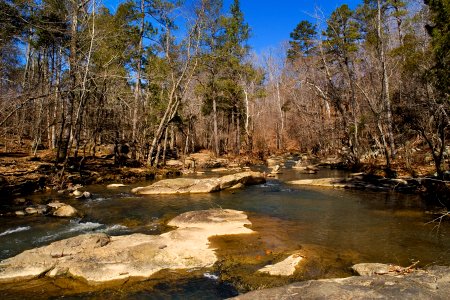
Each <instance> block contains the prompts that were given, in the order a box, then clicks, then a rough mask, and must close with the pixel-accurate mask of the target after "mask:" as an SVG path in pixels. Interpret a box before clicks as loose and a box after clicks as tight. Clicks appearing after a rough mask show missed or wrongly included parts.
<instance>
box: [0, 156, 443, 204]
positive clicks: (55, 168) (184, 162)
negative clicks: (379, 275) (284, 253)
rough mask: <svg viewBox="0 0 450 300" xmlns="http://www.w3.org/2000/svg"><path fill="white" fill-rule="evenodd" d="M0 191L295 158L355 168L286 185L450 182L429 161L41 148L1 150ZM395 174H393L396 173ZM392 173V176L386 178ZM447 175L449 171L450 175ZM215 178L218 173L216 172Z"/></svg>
mask: <svg viewBox="0 0 450 300" xmlns="http://www.w3.org/2000/svg"><path fill="white" fill-rule="evenodd" d="M0 156H1V157H2V161H1V163H0V170H1V175H0V192H1V193H2V195H4V196H5V198H9V199H14V198H17V197H22V196H26V195H29V194H32V193H34V192H51V191H59V192H60V193H62V192H64V191H65V190H68V191H72V190H73V189H74V188H73V187H74V186H75V187H76V186H88V185H91V184H110V183H111V184H133V183H137V182H142V181H153V180H159V179H164V178H176V177H181V176H186V177H188V176H189V175H191V174H204V172H205V171H208V172H210V173H212V174H213V175H214V174H218V173H220V172H228V173H233V172H234V173H236V172H239V171H244V170H250V168H253V169H258V170H260V171H263V172H265V176H266V177H267V178H269V177H275V175H276V174H277V173H281V172H282V168H285V163H286V161H291V164H293V165H292V166H289V167H290V168H293V169H295V170H297V171H298V172H299V173H300V174H316V173H317V171H318V170H320V169H326V168H328V169H340V170H344V171H348V172H351V173H349V174H348V175H347V176H346V177H345V178H311V179H304V180H296V181H291V182H288V184H294V185H304V186H319V187H320V186H321V187H334V188H345V189H362V190H364V189H366V190H373V191H383V192H403V193H420V194H422V195H424V197H426V196H427V195H434V196H437V197H438V198H440V199H442V201H443V202H446V201H448V199H447V195H448V193H449V189H450V182H449V181H446V180H440V179H439V178H437V177H436V176H435V175H436V174H433V167H432V166H431V165H430V164H422V165H418V166H416V169H417V170H418V171H415V170H414V171H412V173H413V174H415V175H417V174H422V175H421V176H416V177H413V176H411V175H410V174H411V172H409V174H408V171H411V170H407V169H406V168H405V167H403V168H402V167H401V165H402V162H399V163H398V166H399V167H398V169H396V170H393V169H391V170H389V173H387V171H386V170H385V169H384V166H383V164H382V163H379V164H377V162H376V161H373V160H372V161H369V162H367V163H364V162H362V163H361V164H360V165H358V166H355V165H351V164H346V163H344V161H343V160H342V159H339V158H337V157H336V156H334V157H325V158H319V157H317V156H313V155H308V154H306V153H298V152H297V153H295V152H292V153H285V154H280V155H271V156H268V157H264V156H263V155H259V156H256V155H241V156H236V155H232V156H222V157H219V158H216V157H215V156H214V154H213V153H211V152H210V151H201V152H199V153H193V154H191V155H189V156H186V157H185V158H184V159H180V160H177V159H169V158H167V160H166V161H165V165H161V166H159V167H158V168H156V167H146V166H145V164H140V163H138V162H137V161H135V160H131V159H130V158H129V157H128V156H127V157H126V158H124V157H122V158H121V159H122V164H121V165H119V164H117V158H115V157H114V153H107V151H106V152H105V153H101V152H100V153H99V155H98V157H83V158H81V159H79V160H78V162H72V164H71V165H69V167H67V168H64V167H63V165H61V164H59V165H58V164H55V162H54V160H53V159H52V156H51V155H49V152H48V151H39V152H37V154H35V155H33V156H27V155H26V154H25V153H21V152H15V153H0ZM392 174H395V176H393V177H392ZM386 175H391V177H389V176H386ZM446 176H447V177H448V176H450V175H446ZM212 177H215V176H212Z"/></svg>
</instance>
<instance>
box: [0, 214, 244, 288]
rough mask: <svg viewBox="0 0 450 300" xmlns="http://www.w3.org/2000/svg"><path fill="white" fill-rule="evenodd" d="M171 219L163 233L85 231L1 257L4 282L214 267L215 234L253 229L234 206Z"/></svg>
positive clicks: (97, 279)
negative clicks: (169, 228)
mask: <svg viewBox="0 0 450 300" xmlns="http://www.w3.org/2000/svg"><path fill="white" fill-rule="evenodd" d="M62 207H64V206H62ZM168 225H169V226H174V227H177V229H175V230H173V231H170V232H167V233H164V234H161V235H159V236H158V235H144V234H132V235H127V236H114V237H109V236H107V235H106V234H103V233H95V234H85V235H80V236H77V237H73V238H69V239H65V240H62V241H58V242H54V243H51V244H50V245H48V246H45V247H41V248H37V249H33V250H28V251H25V252H23V253H21V254H19V255H17V256H15V257H12V258H9V259H6V260H3V261H1V262H0V282H12V281H19V280H24V279H32V278H36V277H39V276H48V277H55V276H67V277H72V278H82V279H84V280H86V281H87V282H88V283H91V284H95V283H104V282H110V281H116V280H119V281H121V280H127V279H128V278H130V277H133V278H148V277H151V276H152V275H153V274H155V273H156V272H158V271H160V270H163V269H174V270H176V269H197V268H205V267H211V266H212V265H213V264H214V263H215V262H216V261H217V257H216V254H215V252H214V249H212V248H210V245H209V240H208V239H209V237H212V236H217V235H229V234H249V233H253V231H252V230H251V229H249V228H247V227H246V226H248V225H251V223H250V221H249V220H248V219H247V216H246V215H245V214H244V213H243V212H241V211H236V210H230V209H213V210H203V211H194V212H187V213H184V214H181V215H179V216H178V217H175V218H174V219H172V220H171V221H170V222H169V223H168Z"/></svg>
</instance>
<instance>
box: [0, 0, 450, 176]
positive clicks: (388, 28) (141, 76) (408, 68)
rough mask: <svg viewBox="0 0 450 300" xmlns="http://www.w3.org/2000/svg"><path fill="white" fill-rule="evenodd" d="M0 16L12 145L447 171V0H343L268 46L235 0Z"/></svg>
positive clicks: (4, 104) (15, 4)
mask: <svg viewBox="0 0 450 300" xmlns="http://www.w3.org/2000/svg"><path fill="white" fill-rule="evenodd" d="M0 20H1V21H0V22H1V24H2V26H1V28H0V59H1V60H0V70H1V71H0V72H1V73H0V75H1V80H0V144H1V151H2V152H3V153H10V152H16V151H19V152H26V153H28V154H30V155H32V156H36V155H37V153H38V152H39V151H42V150H46V151H47V153H49V155H50V157H51V159H52V160H53V161H54V162H55V164H56V165H59V166H70V165H71V164H73V163H74V162H77V161H80V160H82V159H85V158H89V157H95V156H96V155H98V150H99V149H100V148H102V146H104V145H114V148H115V149H116V151H117V149H118V148H120V147H124V146H126V147H127V148H129V155H128V157H129V158H130V160H132V161H133V162H134V163H137V164H140V165H147V166H161V165H164V163H165V160H166V157H168V156H169V155H170V156H177V157H180V156H183V155H187V154H189V153H193V152H197V151H200V150H203V149H207V150H210V151H211V152H213V153H214V154H215V155H216V156H221V155H235V156H239V155H253V154H256V155H257V156H259V157H261V158H264V157H265V156H267V155H269V154H271V153H282V152H287V151H291V152H308V153H310V154H312V155H317V156H321V157H325V156H335V157H339V159H341V160H342V161H344V162H345V163H347V164H348V165H351V166H360V165H361V164H375V165H378V166H381V167H382V168H383V169H385V171H386V174H387V175H388V176H395V174H396V171H398V170H399V169H402V170H403V172H406V173H409V175H412V176H417V175H429V174H434V173H436V174H435V175H436V177H438V178H440V179H442V178H444V177H445V176H446V171H447V172H448V170H449V164H448V156H449V155H450V154H449V150H450V149H449V147H448V145H449V143H448V134H449V124H450V123H449V115H448V114H449V105H450V88H449V87H450V52H449V47H450V30H449V26H450V25H449V24H450V2H449V1H448V0H426V1H424V3H422V1H416V0H377V1H374V0H364V1H363V3H362V4H360V5H359V6H358V7H357V8H356V9H355V10H352V9H350V8H349V6H348V5H345V4H344V5H342V6H340V7H338V8H337V9H336V10H335V11H333V12H332V13H331V15H330V16H328V17H326V16H323V15H322V14H320V12H317V14H316V21H315V22H314V23H312V22H310V21H307V20H299V23H298V25H297V26H296V27H295V28H292V33H291V35H290V41H289V43H286V45H280V46H277V48H274V50H273V51H268V52H266V53H259V54H257V53H255V52H254V51H252V49H251V48H250V47H249V43H248V40H249V37H250V36H251V34H252V30H251V28H250V27H249V25H248V24H247V22H246V20H245V15H244V14H243V12H242V10H241V7H240V3H239V0H234V1H233V3H232V5H231V7H224V5H223V3H222V0H196V1H193V2H186V3H184V1H172V0H128V1H122V2H121V3H120V5H119V6H118V8H117V9H116V11H114V12H113V11H111V10H109V9H108V8H106V7H105V6H103V5H101V3H98V2H96V1H95V0H64V1H56V0H42V1H36V0H1V2H0ZM430 163H431V164H432V166H433V168H432V169H430V168H429V166H430ZM424 165H425V166H428V168H425V171H423V170H422V171H421V169H420V166H424ZM63 170H64V169H63ZM447 176H448V173H447Z"/></svg>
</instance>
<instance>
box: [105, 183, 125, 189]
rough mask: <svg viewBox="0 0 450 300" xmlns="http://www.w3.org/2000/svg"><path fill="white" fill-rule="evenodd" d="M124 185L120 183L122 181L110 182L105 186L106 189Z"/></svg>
mask: <svg viewBox="0 0 450 300" xmlns="http://www.w3.org/2000/svg"><path fill="white" fill-rule="evenodd" d="M125 186H126V185H125V184H122V183H111V184H108V185H107V186H106V188H107V189H114V188H120V187H125Z"/></svg>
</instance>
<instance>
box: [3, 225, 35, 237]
mask: <svg viewBox="0 0 450 300" xmlns="http://www.w3.org/2000/svg"><path fill="white" fill-rule="evenodd" d="M30 229H31V227H30V226H21V227H17V228H14V229H8V230H6V231H4V232H2V233H0V236H5V235H8V234H11V233H16V232H21V231H27V230H30Z"/></svg>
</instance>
